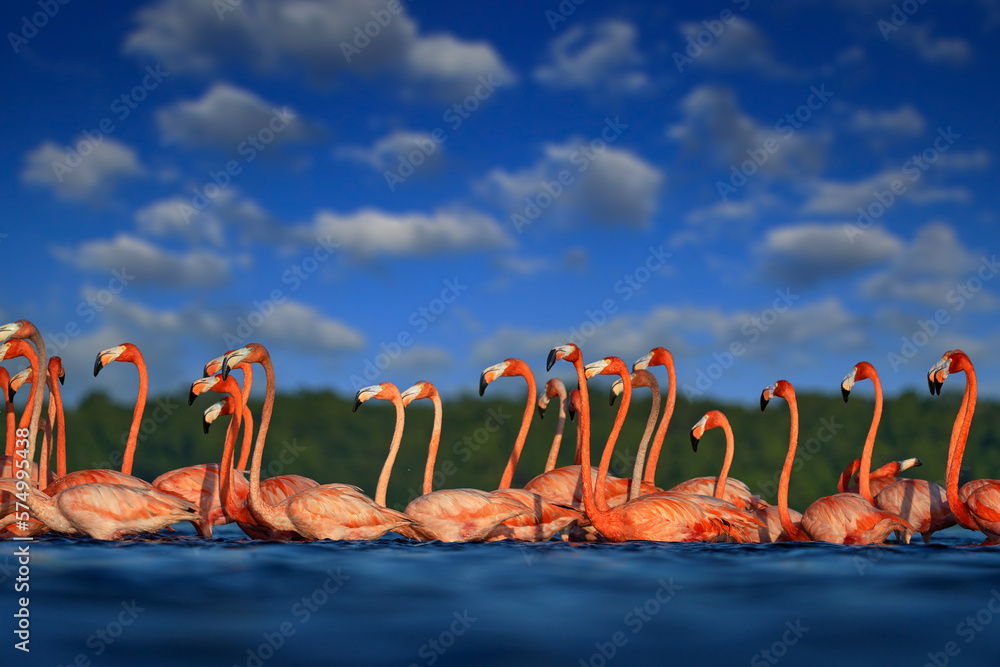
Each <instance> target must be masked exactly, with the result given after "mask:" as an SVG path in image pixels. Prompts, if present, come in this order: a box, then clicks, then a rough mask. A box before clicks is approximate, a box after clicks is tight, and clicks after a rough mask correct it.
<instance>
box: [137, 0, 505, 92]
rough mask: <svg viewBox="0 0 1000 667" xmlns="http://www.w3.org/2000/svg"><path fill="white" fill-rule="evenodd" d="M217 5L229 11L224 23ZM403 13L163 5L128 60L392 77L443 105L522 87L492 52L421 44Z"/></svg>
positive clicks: (378, 1) (171, 0) (261, 0)
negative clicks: (490, 83)
mask: <svg viewBox="0 0 1000 667" xmlns="http://www.w3.org/2000/svg"><path fill="white" fill-rule="evenodd" d="M220 5H222V6H224V7H225V8H226V9H229V8H231V9H232V11H227V12H225V13H224V14H222V15H221V16H220V15H219V13H218V10H217V7H219V6H220ZM399 7H400V8H401V10H400V12H399V13H396V14H394V13H392V12H391V11H389V10H388V9H387V3H386V2H384V0H282V1H278V0H243V2H242V3H240V4H239V5H238V6H236V7H231V5H229V4H224V3H206V2H202V0H161V2H158V3H156V4H154V5H152V6H150V7H147V8H145V9H143V10H141V11H140V12H139V13H138V14H137V15H136V21H137V23H138V27H137V28H136V29H135V30H134V31H133V32H132V33H130V34H129V35H128V36H127V38H126V40H125V45H124V50H125V52H126V53H132V54H143V55H149V56H152V57H153V58H155V59H156V60H158V61H159V62H161V63H163V64H164V66H165V67H166V68H167V69H169V70H171V71H185V70H186V71H196V72H210V73H214V72H217V71H218V70H220V69H221V68H222V67H224V66H225V65H230V64H249V65H250V66H251V67H252V68H254V69H255V70H256V71H258V72H262V73H268V74H274V73H276V72H278V71H280V70H281V68H282V67H284V66H286V65H288V64H293V65H296V66H298V67H299V68H300V69H301V70H303V71H304V72H305V73H306V74H307V75H308V76H309V77H310V78H311V79H313V80H315V81H317V82H323V83H327V82H330V81H333V80H336V79H337V78H338V77H340V76H342V75H344V74H345V73H348V72H355V73H359V74H362V75H366V76H373V75H377V74H379V73H382V72H390V73H393V74H395V75H396V76H397V77H399V78H401V79H403V80H404V81H411V82H413V83H418V84H422V85H429V86H430V87H431V88H432V89H433V90H435V91H436V92H438V93H439V94H446V95H454V94H455V91H456V90H460V91H464V92H465V94H468V92H469V88H470V87H471V86H474V85H475V82H476V80H477V79H478V77H480V76H487V75H489V74H493V75H494V76H495V77H497V78H498V79H501V80H502V81H503V82H505V83H512V82H514V81H515V80H516V75H515V74H514V73H513V72H512V71H511V70H510V69H509V68H508V67H507V66H506V65H505V64H504V62H503V60H502V58H501V57H500V56H499V54H497V52H496V51H495V50H494V49H493V47H492V46H491V45H490V44H488V43H486V42H482V41H480V42H471V41H465V40H461V39H458V38H456V37H453V36H451V35H449V34H435V35H429V36H428V35H421V34H420V33H419V30H418V27H417V24H416V22H415V21H414V20H413V18H411V17H410V16H409V14H408V12H407V11H406V8H405V5H403V4H400V5H399ZM373 12H374V14H375V15H374V16H373ZM366 33H367V34H366Z"/></svg>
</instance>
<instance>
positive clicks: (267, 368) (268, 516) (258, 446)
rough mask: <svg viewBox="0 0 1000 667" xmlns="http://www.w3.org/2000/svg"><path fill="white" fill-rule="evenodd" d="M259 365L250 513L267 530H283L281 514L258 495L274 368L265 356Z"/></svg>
mask: <svg viewBox="0 0 1000 667" xmlns="http://www.w3.org/2000/svg"><path fill="white" fill-rule="evenodd" d="M260 364H261V366H263V367H264V381H265V384H266V386H265V392H264V408H263V409H262V410H261V413H260V428H259V429H257V440H256V441H255V442H254V451H253V463H252V464H251V467H250V511H251V512H252V513H253V515H254V517H256V518H257V519H259V521H258V523H263V524H265V525H266V526H267V527H268V528H271V529H274V530H283V529H285V524H286V523H287V522H285V521H282V513H281V512H280V511H279V510H278V509H277V508H276V507H275V506H274V505H271V504H270V503H268V502H266V501H265V500H264V499H263V498H262V497H261V495H260V469H261V462H262V461H263V459H264V443H265V440H266V438H267V427H268V426H269V425H270V423H271V412H272V411H273V410H274V366H272V364H271V358H270V357H269V356H267V355H264V357H263V358H262V359H261V362H260ZM234 414H235V413H234Z"/></svg>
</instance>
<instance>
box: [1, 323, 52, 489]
mask: <svg viewBox="0 0 1000 667" xmlns="http://www.w3.org/2000/svg"><path fill="white" fill-rule="evenodd" d="M16 357H24V358H25V359H27V360H28V369H25V371H22V373H24V375H23V376H20V374H18V375H15V376H14V377H19V376H20V380H19V381H20V382H24V381H26V379H27V378H28V377H37V375H38V355H36V354H35V350H34V348H33V347H32V346H31V344H30V343H28V341H25V340H19V339H12V340H9V341H5V342H3V343H2V344H0V361H3V360H6V359H14V358H16ZM29 369H30V372H29ZM11 379H12V380H13V378H11ZM8 384H9V383H8ZM18 386H20V384H19V385H18ZM6 393H7V402H12V401H13V400H14V395H13V394H12V393H10V392H6ZM34 396H35V393H34V392H31V394H29V395H28V401H27V403H26V404H25V406H24V413H23V414H22V415H21V419H20V421H19V422H18V425H17V427H18V428H27V427H28V422H29V421H30V420H31V409H32V406H33V405H34ZM12 410H13V405H11V411H12ZM7 414H8V415H10V414H12V412H8V413H7ZM10 422H11V417H10V416H8V418H7V423H8V424H10ZM9 434H10V435H8V438H13V435H12V434H13V430H10V431H9ZM10 448H11V452H12V454H13V445H11V446H10ZM13 463H14V459H13V458H7V456H4V457H2V458H0V477H13V476H14V468H13ZM31 474H32V478H31V481H32V482H35V483H37V482H38V474H39V469H37V468H33V469H32V472H31ZM47 478H48V479H47V483H48V484H51V483H52V482H53V481H54V480H55V478H56V476H55V475H54V474H53V473H52V472H51V471H50V472H49V473H48V474H47Z"/></svg>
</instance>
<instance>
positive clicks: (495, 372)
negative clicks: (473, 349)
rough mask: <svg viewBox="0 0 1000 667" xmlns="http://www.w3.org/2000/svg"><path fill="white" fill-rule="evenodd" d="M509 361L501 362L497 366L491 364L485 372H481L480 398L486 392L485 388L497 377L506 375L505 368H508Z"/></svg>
mask: <svg viewBox="0 0 1000 667" xmlns="http://www.w3.org/2000/svg"><path fill="white" fill-rule="evenodd" d="M510 362H511V360H510V359H506V360H504V361H501V362H500V363H499V364H493V365H492V366H490V367H489V368H487V369H486V370H484V371H483V372H482V374H481V375H480V376H479V395H480V396H482V395H483V394H484V393H485V392H486V386H487V385H488V384H489V383H490V382H493V381H494V380H496V379H497V378H498V377H502V376H503V375H506V371H507V368H508V367H510Z"/></svg>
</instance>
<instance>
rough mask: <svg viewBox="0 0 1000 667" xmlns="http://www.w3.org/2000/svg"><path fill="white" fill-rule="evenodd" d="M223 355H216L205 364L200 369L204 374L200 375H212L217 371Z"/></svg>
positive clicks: (220, 365)
mask: <svg viewBox="0 0 1000 667" xmlns="http://www.w3.org/2000/svg"><path fill="white" fill-rule="evenodd" d="M224 357H225V355H223V356H222V357H216V358H215V359H212V360H211V361H210V362H208V363H207V364H205V368H204V369H203V371H202V372H203V373H204V375H202V377H211V376H212V375H215V374H216V373H218V372H219V369H220V368H222V361H223V359H224Z"/></svg>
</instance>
